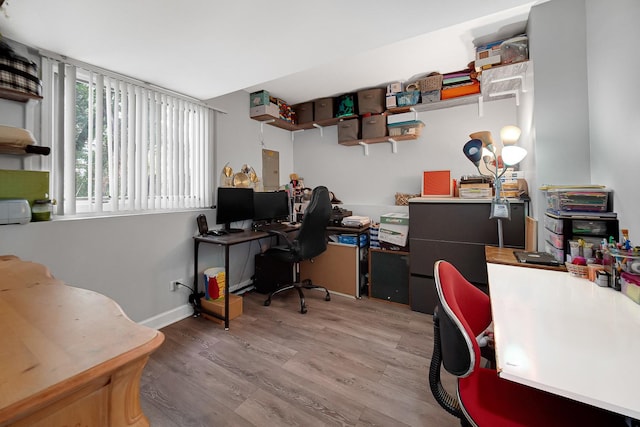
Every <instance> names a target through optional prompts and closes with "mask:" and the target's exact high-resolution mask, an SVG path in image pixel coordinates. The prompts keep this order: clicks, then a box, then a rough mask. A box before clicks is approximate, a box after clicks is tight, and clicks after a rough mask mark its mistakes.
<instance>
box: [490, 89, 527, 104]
mask: <svg viewBox="0 0 640 427" xmlns="http://www.w3.org/2000/svg"><path fill="white" fill-rule="evenodd" d="M503 95H515V96H516V106H518V107H519V106H520V91H519V90H518V89H514V90H505V91H503V92H495V93H490V94H489V96H490V97H494V96H503Z"/></svg>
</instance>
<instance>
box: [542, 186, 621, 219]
mask: <svg viewBox="0 0 640 427" xmlns="http://www.w3.org/2000/svg"><path fill="white" fill-rule="evenodd" d="M609 192H610V190H608V189H604V188H598V189H595V188H583V189H581V188H552V189H548V190H547V191H546V199H547V210H549V211H551V212H553V213H556V214H560V213H562V212H607V211H608V206H609V205H608V203H609Z"/></svg>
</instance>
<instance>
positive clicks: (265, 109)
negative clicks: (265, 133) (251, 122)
mask: <svg viewBox="0 0 640 427" xmlns="http://www.w3.org/2000/svg"><path fill="white" fill-rule="evenodd" d="M249 116H250V117H260V116H270V117H273V118H274V119H277V118H279V117H280V107H278V104H274V103H273V102H270V103H269V104H267V105H258V106H257V107H251V109H250V110H249Z"/></svg>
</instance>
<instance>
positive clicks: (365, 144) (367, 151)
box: [358, 141, 369, 156]
mask: <svg viewBox="0 0 640 427" xmlns="http://www.w3.org/2000/svg"><path fill="white" fill-rule="evenodd" d="M358 145H362V147H364V155H365V156H368V155H369V144H367V143H366V142H362V141H360V142H358Z"/></svg>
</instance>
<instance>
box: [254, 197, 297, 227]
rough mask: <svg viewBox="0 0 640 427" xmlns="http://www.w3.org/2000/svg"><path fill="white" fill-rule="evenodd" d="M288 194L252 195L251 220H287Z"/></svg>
mask: <svg viewBox="0 0 640 427" xmlns="http://www.w3.org/2000/svg"><path fill="white" fill-rule="evenodd" d="M289 215H290V213H289V194H287V192H286V191H265V192H261V191H256V192H255V193H253V220H254V221H269V222H270V221H280V220H287V219H288V218H289Z"/></svg>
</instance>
